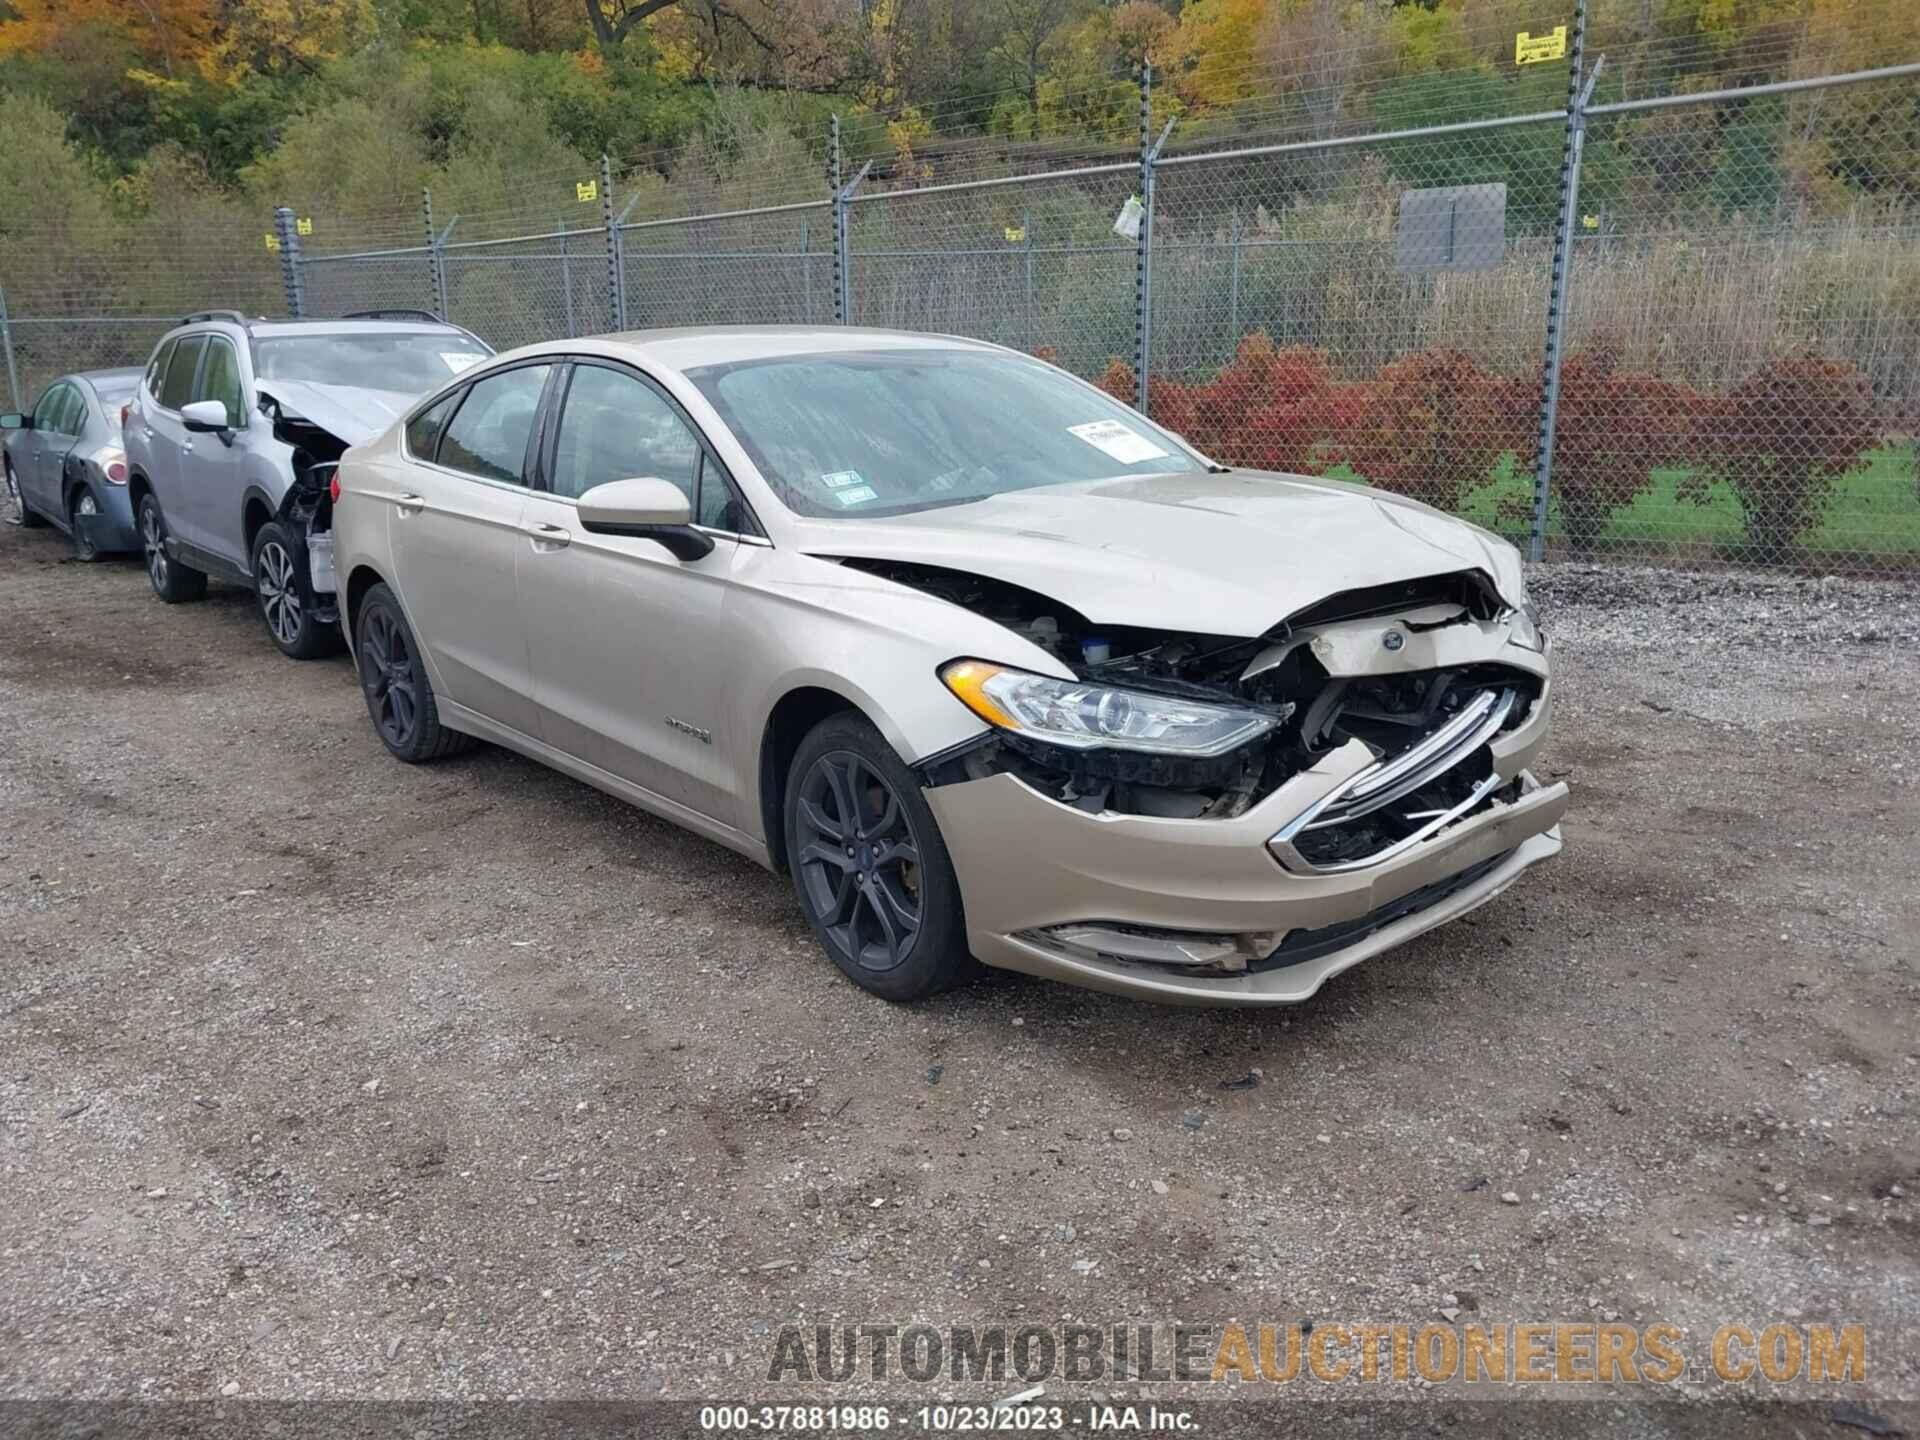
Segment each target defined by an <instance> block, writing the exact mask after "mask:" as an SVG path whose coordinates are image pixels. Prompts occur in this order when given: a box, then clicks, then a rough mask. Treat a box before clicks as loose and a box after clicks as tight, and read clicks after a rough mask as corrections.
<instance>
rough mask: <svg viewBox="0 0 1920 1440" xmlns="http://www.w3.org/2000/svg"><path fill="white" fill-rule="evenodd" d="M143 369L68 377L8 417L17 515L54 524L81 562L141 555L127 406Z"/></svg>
mask: <svg viewBox="0 0 1920 1440" xmlns="http://www.w3.org/2000/svg"><path fill="white" fill-rule="evenodd" d="M140 374H141V372H140V371H139V370H138V369H132V370H87V371H82V372H80V373H78V374H73V375H62V376H61V377H60V378H59V379H58V380H55V381H54V382H53V383H52V384H51V385H49V386H47V388H46V389H45V390H44V391H42V392H41V395H40V398H39V399H38V400H36V401H35V402H34V406H33V409H32V410H31V411H29V412H27V413H26V414H24V415H0V430H5V432H6V438H5V440H4V441H3V442H0V451H4V461H0V465H3V466H4V470H5V478H6V487H7V503H8V507H9V509H10V511H11V512H12V513H11V516H10V518H11V519H12V520H14V521H15V523H17V524H20V525H25V526H29V527H32V526H36V525H47V524H51V525H54V526H56V527H58V528H59V529H61V530H64V531H65V532H66V533H67V536H68V538H69V539H70V540H71V541H72V542H73V553H74V557H75V558H76V559H79V560H92V559H95V558H97V557H98V556H99V555H101V554H102V553H104V552H106V551H109V550H138V549H139V548H140V537H139V535H138V534H137V533H136V531H135V529H134V523H133V508H132V506H131V505H130V504H129V503H128V499H127V451H126V441H125V437H124V435H123V433H122V428H121V408H122V407H123V406H124V405H125V404H126V403H127V402H128V401H129V400H131V399H132V398H133V392H134V389H135V387H136V386H138V385H139V383H140Z"/></svg>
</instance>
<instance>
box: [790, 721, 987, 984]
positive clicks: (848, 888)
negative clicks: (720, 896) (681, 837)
mask: <svg viewBox="0 0 1920 1440" xmlns="http://www.w3.org/2000/svg"><path fill="white" fill-rule="evenodd" d="M785 811H786V830H787V864H788V867H789V868H790V869H791V870H792V872H793V888H794V889H795V891H797V892H798V894H799V896H800V905H801V908H802V909H804V910H805V911H806V913H807V923H808V924H810V925H812V926H813V933H814V934H815V935H816V936H818V937H819V940H820V943H821V944H822V945H823V946H825V947H826V951H827V954H828V955H829V956H831V957H832V959H833V963H834V964H836V965H838V966H839V967H840V969H841V970H842V971H843V972H844V973H845V974H846V976H847V978H848V979H850V980H852V981H853V983H854V984H856V985H858V986H859V987H860V988H861V989H863V990H866V991H868V992H870V993H872V994H874V995H878V996H880V997H881V998H882V999H885V1000H918V999H920V998H922V997H923V996H927V995H933V994H936V993H938V992H939V991H941V990H945V989H948V988H949V987H951V986H953V985H956V984H958V983H960V982H961V981H963V980H966V979H968V978H969V977H971V976H972V975H973V974H974V973H975V972H976V970H977V969H978V962H976V961H975V960H974V958H973V956H972V954H971V953H969V951H968V949H967V928H966V922H965V920H964V919H963V917H962V915H961V910H960V883H959V881H958V880H957V879H956V878H955V877H954V873H953V862H952V861H951V860H949V859H948V858H947V846H946V842H945V841H944V840H942V839H941V838H940V829H939V827H938V826H937V825H936V824H935V823H934V819H933V812H932V811H931V810H930V809H928V808H927V802H926V799H925V797H923V796H922V795H921V793H920V783H919V781H918V780H917V779H916V778H915V777H914V774H913V772H912V771H911V770H909V769H907V767H906V766H905V765H904V764H903V763H901V760H900V757H899V756H898V755H896V754H894V752H893V747H892V746H891V745H889V744H887V742H886V739H885V738H884V737H883V736H882V735H881V734H880V732H879V731H878V730H876V729H874V727H873V725H872V723H871V722H869V721H868V720H867V718H866V717H865V716H863V715H858V714H854V713H852V712H843V713H841V714H838V715H832V716H829V717H828V718H827V719H825V720H823V721H821V722H820V724H819V725H817V726H815V727H814V730H813V732H812V733H811V734H809V735H808V736H807V738H806V739H805V740H802V741H801V742H800V749H799V751H798V752H797V753H796V754H795V756H794V760H793V768H792V770H790V771H789V772H788V777H787V797H786V806H785Z"/></svg>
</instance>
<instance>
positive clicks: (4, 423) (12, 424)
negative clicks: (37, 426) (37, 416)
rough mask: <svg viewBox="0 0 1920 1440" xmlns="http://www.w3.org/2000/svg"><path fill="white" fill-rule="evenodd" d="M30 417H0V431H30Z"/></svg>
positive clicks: (31, 423)
mask: <svg viewBox="0 0 1920 1440" xmlns="http://www.w3.org/2000/svg"><path fill="white" fill-rule="evenodd" d="M32 428H33V417H32V416H31V415H0V430H31V429H32Z"/></svg>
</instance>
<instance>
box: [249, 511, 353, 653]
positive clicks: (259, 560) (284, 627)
mask: <svg viewBox="0 0 1920 1440" xmlns="http://www.w3.org/2000/svg"><path fill="white" fill-rule="evenodd" d="M253 591H254V595H255V596H256V598H257V599H258V600H259V602H260V618H261V620H262V621H264V622H265V623H266V627H267V634H269V635H271V636H272V637H273V643H274V644H276V645H278V646H279V647H280V653H281V654H282V655H285V656H286V657H287V658H288V659H290V660H318V659H319V658H320V657H321V656H322V655H332V654H335V653H337V652H338V650H339V648H340V643H341V642H340V632H339V630H338V628H337V627H335V626H333V625H330V624H328V623H327V622H326V621H324V620H322V619H320V617H319V613H318V612H319V608H320V607H319V605H318V603H317V602H316V601H315V599H314V594H313V587H312V585H311V584H310V583H309V582H308V578H307V543H306V540H305V539H304V538H303V537H302V536H300V535H297V534H296V533H294V530H293V527H292V526H290V525H283V524H282V523H281V522H280V521H278V520H269V521H268V522H267V523H266V524H265V525H262V526H261V527H260V531H259V533H258V534H257V535H255V536H254V537H253Z"/></svg>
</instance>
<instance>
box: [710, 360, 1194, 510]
mask: <svg viewBox="0 0 1920 1440" xmlns="http://www.w3.org/2000/svg"><path fill="white" fill-rule="evenodd" d="M687 377H688V378H689V379H690V380H692V381H693V382H694V384H696V385H698V386H699V387H700V392H701V393H702V394H703V395H705V396H706V397H707V400H708V401H709V402H710V403H711V404H712V405H713V407H714V409H716V410H718V411H719V412H720V416H721V418H722V419H723V420H725V421H726V423H727V426H728V428H729V429H731V430H732V431H733V433H734V435H735V436H736V437H737V438H738V439H739V441H740V443H741V445H742V446H743V447H744V448H745V449H746V451H747V453H748V454H749V455H751V456H752V457H753V462H754V464H755V465H757V466H759V468H760V473H761V474H762V475H764V476H766V478H767V483H768V484H770V485H771V486H772V487H773V489H774V493H775V494H777V495H778V496H779V497H780V500H781V502H782V503H784V504H785V505H786V506H787V507H788V508H789V509H790V510H793V511H795V512H796V513H798V514H801V515H833V516H842V517H852V516H862V515H868V516H871V515H902V514H910V513H912V512H913V511H916V510H927V509H931V508H933V507H934V506H937V505H955V504H962V503H964V502H966V501H969V500H983V499H985V498H986V497H988V496H990V495H1003V494H1006V493H1007V492H1008V491H1013V490H1028V489H1032V488H1034V487H1035V486H1040V485H1059V484H1064V483H1068V482H1071V481H1076V480H1104V479H1109V478H1111V477H1113V476H1117V475H1150V474H1165V473H1167V472H1179V473H1188V472H1192V471H1197V470H1203V469H1205V468H1206V467H1205V465H1204V464H1203V462H1202V461H1200V460H1199V459H1198V458H1196V457H1195V456H1194V455H1192V454H1191V453H1189V452H1188V451H1186V450H1184V449H1182V448H1180V447H1179V446H1178V445H1177V444H1176V443H1175V442H1174V441H1173V440H1171V439H1170V438H1169V437H1167V436H1166V435H1165V434H1163V433H1162V432H1161V431H1159V430H1156V429H1154V428H1153V427H1152V426H1151V425H1149V424H1148V423H1147V422H1146V421H1145V420H1143V419H1142V418H1141V417H1140V416H1139V415H1138V414H1137V413H1136V412H1134V411H1132V410H1130V409H1128V408H1127V407H1126V406H1124V405H1121V404H1120V403H1118V402H1117V401H1115V400H1111V399H1109V398H1107V397H1106V396H1105V395H1103V394H1101V393H1100V392H1098V391H1096V390H1089V389H1088V388H1087V387H1085V386H1083V385H1080V384H1078V383H1076V382H1075V381H1074V380H1072V379H1070V378H1069V377H1067V376H1065V375H1062V374H1061V373H1060V372H1059V371H1057V370H1053V369H1051V368H1049V367H1048V366H1046V365H1043V364H1041V363H1040V362H1038V361H1036V360H1028V359H1026V358H1024V357H1022V356H1017V355H1005V354H989V353H983V352H981V351H977V350H877V351H849V352H836V353H833V354H821V355H792V356H785V357H781V358H777V359H771V360H753V361H744V362H742V363H740V364H737V365H713V366H707V367H705V368H703V369H696V370H689V371H688V372H687Z"/></svg>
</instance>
